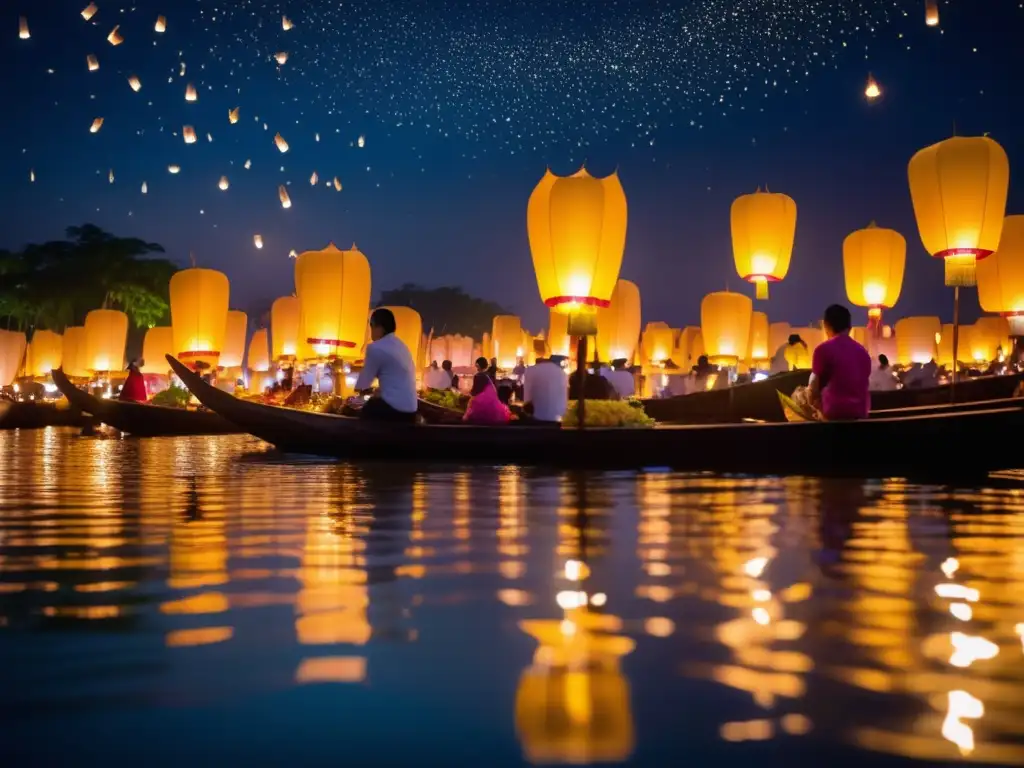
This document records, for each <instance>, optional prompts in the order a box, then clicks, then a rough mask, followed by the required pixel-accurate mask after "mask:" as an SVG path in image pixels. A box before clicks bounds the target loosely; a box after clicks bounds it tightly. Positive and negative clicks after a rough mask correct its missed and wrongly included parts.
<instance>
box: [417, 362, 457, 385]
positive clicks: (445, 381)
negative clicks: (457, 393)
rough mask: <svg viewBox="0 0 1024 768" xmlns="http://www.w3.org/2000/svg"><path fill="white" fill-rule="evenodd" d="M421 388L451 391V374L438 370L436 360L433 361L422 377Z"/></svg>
mask: <svg viewBox="0 0 1024 768" xmlns="http://www.w3.org/2000/svg"><path fill="white" fill-rule="evenodd" d="M423 386H424V387H426V388H427V389H451V388H452V377H451V374H449V373H447V372H445V371H442V370H441V369H440V368H438V367H437V360H434V361H433V362H432V363H431V364H430V367H429V368H428V369H427V373H426V374H425V375H424V376H423Z"/></svg>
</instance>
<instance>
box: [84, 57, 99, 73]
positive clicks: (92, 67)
mask: <svg viewBox="0 0 1024 768" xmlns="http://www.w3.org/2000/svg"><path fill="white" fill-rule="evenodd" d="M85 64H86V66H87V67H88V68H89V71H90V72H95V71H96V70H97V69H99V68H100V61H99V59H97V58H96V56H94V55H93V54H91V53H90V54H89V55H88V56H86V57H85Z"/></svg>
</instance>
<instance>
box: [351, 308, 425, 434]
mask: <svg viewBox="0 0 1024 768" xmlns="http://www.w3.org/2000/svg"><path fill="white" fill-rule="evenodd" d="M396 327H397V325H396V323H395V315H394V313H392V312H391V310H390V309H384V308H380V309H375V310H374V311H373V314H372V315H370V338H371V340H372V341H371V343H370V344H368V345H367V347H366V355H365V358H364V360H363V370H362V371H360V373H359V378H358V379H356V383H355V387H354V388H355V390H356V391H357V392H359V393H363V394H365V393H367V392H369V391H370V388H371V387H372V386H373V382H374V380H376V382H377V394H376V395H374V396H373V397H371V398H369V399H368V400H367V401H366V402H365V403H364V404H363V407H362V408H361V409H360V411H359V416H360V418H363V419H370V420H373V421H395V422H407V423H410V424H411V423H415V421H416V408H417V405H418V402H417V399H416V365H415V363H413V360H412V354H410V352H409V348H408V347H407V346H405V342H403V341H402V340H401V339H400V338H398V336H396V335H395V328H396Z"/></svg>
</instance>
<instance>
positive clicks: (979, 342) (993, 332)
mask: <svg viewBox="0 0 1024 768" xmlns="http://www.w3.org/2000/svg"><path fill="white" fill-rule="evenodd" d="M967 345H968V349H969V350H970V356H971V360H972V361H973V362H975V363H977V364H982V363H992V362H996V361H998V360H1002V359H1003V358H1004V357H1005V355H1007V354H1008V353H1009V352H1010V350H1011V349H1012V347H1011V346H1010V324H1009V322H1007V320H1006V318H1005V317H991V316H989V317H979V318H978V321H977V322H976V323H975V324H974V325H973V326H971V328H970V331H969V332H968V333H967ZM957 357H962V355H957Z"/></svg>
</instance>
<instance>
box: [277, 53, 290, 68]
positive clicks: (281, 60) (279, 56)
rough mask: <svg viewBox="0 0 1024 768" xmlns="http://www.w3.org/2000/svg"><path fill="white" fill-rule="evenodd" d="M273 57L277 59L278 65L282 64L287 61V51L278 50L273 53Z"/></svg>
mask: <svg viewBox="0 0 1024 768" xmlns="http://www.w3.org/2000/svg"><path fill="white" fill-rule="evenodd" d="M274 58H275V59H276V60H277V63H278V65H279V66H282V67H283V66H284V65H285V64H286V63H287V62H288V51H278V52H277V53H276V54H274Z"/></svg>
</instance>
